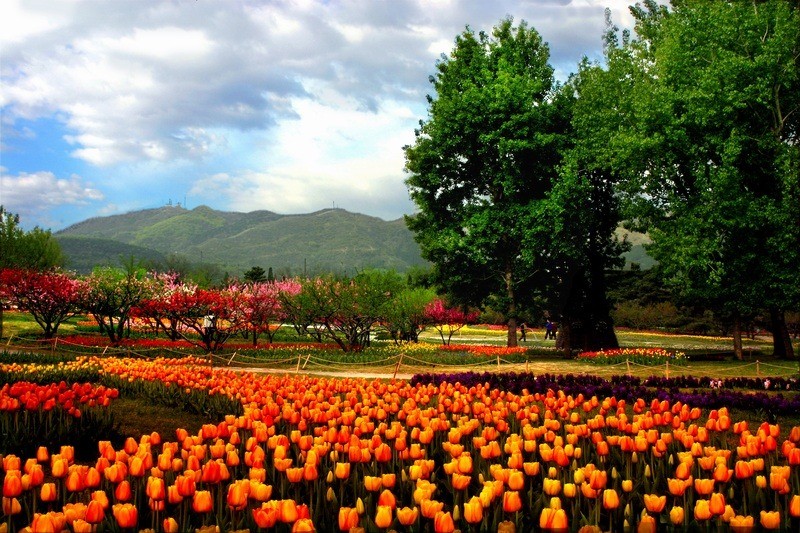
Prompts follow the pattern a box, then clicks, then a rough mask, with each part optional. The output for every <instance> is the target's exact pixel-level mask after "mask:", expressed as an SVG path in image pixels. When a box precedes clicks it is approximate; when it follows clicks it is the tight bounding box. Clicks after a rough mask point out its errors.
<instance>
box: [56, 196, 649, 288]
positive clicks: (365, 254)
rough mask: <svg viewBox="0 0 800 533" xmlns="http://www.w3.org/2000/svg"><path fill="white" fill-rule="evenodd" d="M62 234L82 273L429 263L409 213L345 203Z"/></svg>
mask: <svg viewBox="0 0 800 533" xmlns="http://www.w3.org/2000/svg"><path fill="white" fill-rule="evenodd" d="M55 236H56V238H57V239H58V241H59V243H60V244H61V247H62V249H63V252H64V255H65V256H66V258H67V267H68V268H69V269H71V270H75V271H77V272H79V273H88V272H90V271H91V270H92V268H93V267H95V266H97V265H119V264H120V263H121V262H124V261H126V260H129V259H130V258H135V259H136V260H139V261H143V262H144V263H146V264H149V265H164V264H165V263H167V262H168V261H169V259H170V258H172V257H182V258H185V259H186V260H188V261H190V262H192V263H204V264H213V265H217V266H219V268H220V269H222V270H223V271H226V272H229V273H230V274H231V275H240V274H242V273H243V272H245V271H247V270H248V269H250V268H251V267H253V266H260V267H262V268H264V269H267V268H270V267H271V268H272V269H273V270H274V272H275V273H276V274H289V275H296V274H302V273H303V272H306V273H308V274H318V273H324V272H335V273H339V274H348V273H349V274H353V273H355V271H357V270H361V269H365V268H378V269H394V270H396V271H398V272H405V271H407V270H408V269H409V268H411V267H415V266H424V265H426V264H427V263H426V262H425V261H424V260H423V259H422V257H421V256H420V249H419V245H418V244H417V243H416V242H415V241H414V237H413V234H412V233H411V232H410V231H409V230H408V228H407V227H406V225H405V222H404V221H403V219H398V220H392V221H385V220H382V219H380V218H376V217H371V216H367V215H363V214H359V213H351V212H349V211H345V210H343V209H324V210H321V211H316V212H314V213H308V214H301V215H280V214H277V213H273V212H270V211H253V212H250V213H234V212H225V211H216V210H214V209H211V208H209V207H206V206H199V207H196V208H194V209H191V210H188V209H184V208H183V207H180V206H164V207H160V208H156V209H145V210H142V211H134V212H131V213H125V214H122V215H113V216H108V217H97V218H91V219H88V220H85V221H83V222H79V223H77V224H74V225H72V226H70V227H68V228H66V229H63V230H61V231H59V232H57V233H56V234H55ZM619 237H620V238H622V233H620V234H619ZM627 238H628V240H629V241H630V242H631V243H632V244H633V245H634V246H633V248H632V249H631V251H630V252H628V253H627V254H626V258H627V260H628V262H629V263H630V262H631V261H632V262H635V263H639V264H640V265H641V266H642V267H643V268H649V267H650V266H652V259H650V258H649V257H648V256H647V255H646V254H645V252H644V249H643V246H642V244H645V243H646V242H648V241H647V238H646V237H644V236H642V235H640V234H628V236H627Z"/></svg>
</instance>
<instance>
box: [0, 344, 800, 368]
mask: <svg viewBox="0 0 800 533" xmlns="http://www.w3.org/2000/svg"><path fill="white" fill-rule="evenodd" d="M12 341H13V342H12ZM101 348H102V351H100V350H101ZM3 349H5V350H9V351H15V352H24V351H31V352H36V353H46V352H49V353H51V354H55V353H56V352H58V353H61V354H66V355H69V356H75V357H79V356H92V355H96V356H105V357H108V356H118V357H132V358H138V359H153V358H155V357H163V356H165V355H171V356H176V357H183V356H186V355H189V354H188V353H187V352H184V351H181V350H175V349H171V348H164V347H156V348H135V347H131V346H118V347H114V346H107V347H95V348H94V349H89V347H87V346H85V345H82V344H77V343H71V342H69V341H66V340H63V339H59V338H54V339H49V340H47V339H45V340H42V339H26V338H24V337H13V336H12V337H11V338H9V339H8V341H7V342H6V343H5V346H4V348H3ZM264 353H265V354H267V353H268V350H265V351H264ZM205 357H206V358H207V359H208V361H209V363H210V364H211V365H212V366H217V367H225V368H230V369H232V370H243V371H257V372H272V373H279V372H286V373H291V372H293V373H305V374H322V375H325V374H330V375H341V374H344V375H356V374H358V375H376V376H379V377H389V376H391V377H397V376H398V375H400V376H403V377H407V376H409V375H413V374H420V373H447V372H468V371H474V372H532V373H534V374H563V373H570V374H583V375H596V376H600V377H610V376H612V375H627V376H630V377H633V376H636V377H640V378H647V377H651V376H660V375H663V376H664V377H666V378H669V377H671V376H673V377H674V376H677V375H691V376H701V375H707V374H708V367H703V366H702V365H699V366H698V365H694V364H692V363H688V364H685V365H675V364H672V365H670V363H669V362H666V363H665V364H661V365H646V364H641V363H637V362H635V361H631V360H630V359H628V360H625V361H622V362H619V363H613V364H603V365H597V364H590V363H583V362H580V361H574V360H572V361H563V360H562V361H554V360H551V359H548V360H537V359H536V358H531V359H527V360H526V361H524V362H513V361H508V360H506V359H503V358H502V357H500V355H497V356H496V357H491V356H487V357H486V358H485V359H484V360H480V361H470V362H463V363H459V362H447V361H434V360H430V359H420V358H419V357H415V356H413V355H409V354H407V353H403V352H401V353H398V354H397V355H392V356H388V357H385V358H382V359H378V360H366V361H337V360H335V359H332V358H330V357H323V356H319V355H315V354H314V353H313V350H307V351H298V353H297V355H296V356H294V355H293V356H284V357H276V358H270V357H263V356H262V357H256V356H252V355H247V354H243V353H239V352H238V351H235V352H233V353H232V354H214V353H209V354H206V355H205ZM713 374H714V376H713V377H719V378H724V377H738V376H753V375H755V377H758V378H762V377H768V376H797V375H800V366H798V364H789V363H787V364H776V363H765V362H761V361H759V360H756V361H752V362H741V363H740V364H736V363H734V364H725V365H714V367H713Z"/></svg>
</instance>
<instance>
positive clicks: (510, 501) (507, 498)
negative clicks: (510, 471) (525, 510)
mask: <svg viewBox="0 0 800 533" xmlns="http://www.w3.org/2000/svg"><path fill="white" fill-rule="evenodd" d="M520 509H522V499H521V498H520V496H519V492H518V491H516V490H508V491H506V492H504V493H503V511H505V512H507V513H516V512H517V511H519V510H520Z"/></svg>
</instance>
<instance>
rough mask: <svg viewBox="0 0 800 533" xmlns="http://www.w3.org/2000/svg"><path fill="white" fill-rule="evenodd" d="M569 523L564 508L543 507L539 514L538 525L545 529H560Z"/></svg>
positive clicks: (564, 528) (563, 528)
mask: <svg viewBox="0 0 800 533" xmlns="http://www.w3.org/2000/svg"><path fill="white" fill-rule="evenodd" d="M568 525H569V521H568V520H567V513H566V512H565V511H564V509H552V508H550V507H545V508H544V509H542V514H541V515H539V527H540V528H542V529H546V530H555V531H562V530H566V529H567V527H568Z"/></svg>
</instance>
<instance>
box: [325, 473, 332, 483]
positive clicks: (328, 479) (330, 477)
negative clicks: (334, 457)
mask: <svg viewBox="0 0 800 533" xmlns="http://www.w3.org/2000/svg"><path fill="white" fill-rule="evenodd" d="M325 481H327V482H328V483H333V470H328V475H327V476H325Z"/></svg>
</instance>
